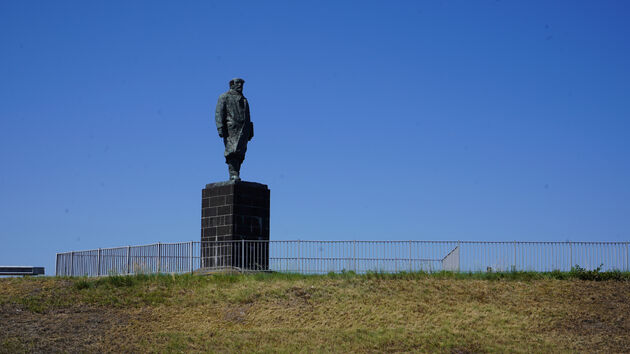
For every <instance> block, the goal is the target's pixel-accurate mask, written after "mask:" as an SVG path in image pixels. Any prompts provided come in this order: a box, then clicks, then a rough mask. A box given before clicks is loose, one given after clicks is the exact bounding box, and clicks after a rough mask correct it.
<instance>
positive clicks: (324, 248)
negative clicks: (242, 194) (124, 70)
mask: <svg viewBox="0 0 630 354" xmlns="http://www.w3.org/2000/svg"><path fill="white" fill-rule="evenodd" d="M629 253H630V245H629V242H530V241H358V240H357V241H339V240H334V241H314V240H278V241H275V240H274V241H250V240H239V241H216V242H214V241H213V242H206V241H204V242H199V241H188V242H177V243H155V244H150V245H140V246H124V247H113V248H100V249H93V250H85V251H71V252H64V253H58V254H57V259H56V274H57V275H59V276H103V275H112V274H141V273H144V274H150V273H190V272H194V271H195V270H209V271H212V270H221V269H236V270H239V271H274V272H295V273H304V274H322V273H329V272H343V271H353V272H356V273H365V272H387V273H391V272H401V271H406V272H417V271H425V272H437V271H454V272H487V271H537V272H550V271H555V270H559V271H569V270H571V268H572V267H575V266H579V267H581V268H584V269H598V268H599V269H601V270H621V271H630V266H629Z"/></svg>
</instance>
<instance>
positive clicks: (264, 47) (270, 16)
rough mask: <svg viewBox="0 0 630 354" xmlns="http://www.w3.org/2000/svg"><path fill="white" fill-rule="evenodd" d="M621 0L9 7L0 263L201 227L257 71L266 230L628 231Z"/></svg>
mask: <svg viewBox="0 0 630 354" xmlns="http://www.w3.org/2000/svg"><path fill="white" fill-rule="evenodd" d="M628 10H630V5H628V3H627V2H625V1H589V2H587V1H519V2H512V1H409V2H404V1H390V2H385V1H378V2H377V1H360V2H359V1H356V2H350V1H347V2H342V1H330V2H324V1H318V2H301V1H300V2H289V1H287V2H272V1H270V2H266V1H265V2H262V1H251V2H242V1H240V2H232V1H221V2H218V1H216V2H211V1H185V2H176V1H171V2H158V1H134V2H128V1H99V2H90V3H87V2H83V1H76V2H70V1H55V2H49V1H28V2H25V1H3V2H1V3H0V78H1V80H0V98H1V99H0V101H1V102H2V103H1V104H0V239H1V243H0V264H6V265H17V264H31V265H36V266H45V267H46V269H47V273H49V274H50V273H51V272H54V256H55V253H56V252H65V251H70V250H81V249H91V248H98V247H113V246H124V245H129V244H131V245H135V244H145V243H154V242H158V241H161V242H174V241H188V240H198V239H199V229H200V203H201V200H200V198H201V195H200V194H201V189H202V188H203V187H204V185H205V184H206V183H211V182H216V181H221V180H225V179H226V178H227V167H226V165H225V163H224V159H223V155H222V154H223V152H222V151H223V146H222V141H221V140H220V139H219V138H218V136H217V135H216V129H215V127H214V122H213V112H214V106H215V104H216V99H217V97H218V96H219V94H221V93H222V92H224V91H226V90H227V85H228V81H229V80H230V79H231V78H233V77H235V76H240V77H243V78H245V80H246V83H245V90H244V92H245V95H246V96H247V97H248V99H249V101H250V105H251V113H252V120H253V121H254V124H255V126H256V136H255V138H254V140H252V142H251V143H250V145H249V151H248V153H247V157H246V160H245V163H244V165H243V168H242V171H241V175H242V177H243V179H245V180H249V181H256V182H260V183H265V184H268V185H269V188H270V189H271V208H272V209H271V238H272V239H277V240H282V239H298V238H299V239H326V240H330V239H340V240H344V239H358V240H372V239H374V240H387V239H392V240H409V239H411V240H524V241H526V240H537V241H565V240H572V241H600V240H601V241H627V240H628V239H630V237H629V236H628V230H629V227H630V217H629V215H630V202H629V201H630V187H629V186H628V181H630V166H629V163H628V162H629V161H628V160H629V159H628V156H629V153H630V139H629V137H630V136H629V135H630V123H629V122H630V99H629V97H628V93H629V92H630V66H629V65H628V63H630V41H628V35H630V25H629V23H628V21H627V15H628V13H629V12H628Z"/></svg>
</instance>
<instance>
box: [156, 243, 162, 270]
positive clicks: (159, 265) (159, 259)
mask: <svg viewBox="0 0 630 354" xmlns="http://www.w3.org/2000/svg"><path fill="white" fill-rule="evenodd" d="M157 246H158V250H157V272H158V274H160V271H161V270H162V252H161V251H162V244H161V243H159V242H158V243H157Z"/></svg>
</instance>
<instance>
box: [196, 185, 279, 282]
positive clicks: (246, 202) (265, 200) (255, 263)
mask: <svg viewBox="0 0 630 354" xmlns="http://www.w3.org/2000/svg"><path fill="white" fill-rule="evenodd" d="M269 195H270V194H269V188H268V187H267V186H266V185H264V184H260V183H254V182H245V181H226V182H218V183H211V184H208V185H206V188H204V189H203V190H202V191H201V267H202V268H208V269H217V268H237V269H244V270H268V269H269V242H268V241H269Z"/></svg>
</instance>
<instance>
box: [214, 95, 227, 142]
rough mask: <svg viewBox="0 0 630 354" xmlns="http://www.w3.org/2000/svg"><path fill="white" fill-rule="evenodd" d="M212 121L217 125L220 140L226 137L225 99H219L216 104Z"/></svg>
mask: <svg viewBox="0 0 630 354" xmlns="http://www.w3.org/2000/svg"><path fill="white" fill-rule="evenodd" d="M214 120H215V122H216V124H217V131H218V132H219V136H220V137H222V138H225V137H227V130H226V129H225V99H224V98H223V96H220V97H219V101H218V102H217V109H216V112H215V113H214Z"/></svg>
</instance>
